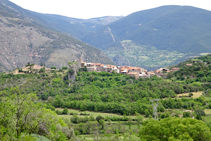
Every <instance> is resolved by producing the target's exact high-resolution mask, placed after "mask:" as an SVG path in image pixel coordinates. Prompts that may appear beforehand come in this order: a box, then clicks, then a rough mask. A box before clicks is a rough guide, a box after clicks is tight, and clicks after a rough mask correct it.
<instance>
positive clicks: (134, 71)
mask: <svg viewBox="0 0 211 141" xmlns="http://www.w3.org/2000/svg"><path fill="white" fill-rule="evenodd" d="M76 62H78V67H79V68H86V69H87V71H89V72H93V71H95V72H102V71H103V72H110V73H112V72H115V73H121V74H126V75H129V76H130V77H134V78H135V79H138V78H150V77H152V76H154V75H157V77H161V76H163V75H164V74H166V73H168V72H174V71H178V70H179V68H172V69H171V70H169V69H167V68H160V69H157V70H154V71H147V70H146V69H144V68H141V67H134V66H116V65H109V64H101V63H92V62H83V61H82V59H81V58H79V60H78V61H76ZM187 65H189V64H187ZM43 67H44V66H40V65H35V64H31V65H26V67H25V68H21V69H16V70H14V71H13V74H24V73H26V72H30V73H35V72H37V73H38V72H40V70H41V69H42V68H43ZM52 70H55V68H46V67H45V71H47V72H51V71H52Z"/></svg>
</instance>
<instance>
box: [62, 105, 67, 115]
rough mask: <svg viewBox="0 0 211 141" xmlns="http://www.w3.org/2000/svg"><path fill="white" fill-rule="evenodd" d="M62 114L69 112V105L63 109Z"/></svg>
mask: <svg viewBox="0 0 211 141" xmlns="http://www.w3.org/2000/svg"><path fill="white" fill-rule="evenodd" d="M62 114H65V115H67V114H68V109H67V107H65V108H64V110H63V111H62Z"/></svg>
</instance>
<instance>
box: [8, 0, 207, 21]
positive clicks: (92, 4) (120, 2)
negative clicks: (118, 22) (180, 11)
mask: <svg viewBox="0 0 211 141" xmlns="http://www.w3.org/2000/svg"><path fill="white" fill-rule="evenodd" d="M11 1H12V2H14V3H16V4H18V5H19V6H21V7H23V8H25V9H29V10H32V11H36V12H41V13H49V14H59V15H64V16H68V17H75V18H84V19H87V18H93V17H101V16H121V15H123V16H126V15H128V14H130V13H133V12H136V11H140V10H144V9H150V8H154V7H158V6H162V5H189V6H194V7H199V8H203V9H207V10H210V11H211V5H209V3H208V2H209V1H208V0H11Z"/></svg>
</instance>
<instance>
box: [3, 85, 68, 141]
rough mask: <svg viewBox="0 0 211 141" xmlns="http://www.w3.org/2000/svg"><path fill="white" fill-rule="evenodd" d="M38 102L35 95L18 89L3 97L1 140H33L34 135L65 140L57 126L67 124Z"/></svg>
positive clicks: (13, 89)
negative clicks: (56, 128)
mask: <svg viewBox="0 0 211 141" xmlns="http://www.w3.org/2000/svg"><path fill="white" fill-rule="evenodd" d="M36 101H38V99H37V97H36V95H35V94H33V93H30V94H25V93H22V92H21V91H20V90H19V88H18V87H16V88H11V91H10V95H9V96H7V97H1V102H0V140H16V138H18V139H19V140H33V137H32V136H31V134H32V133H34V134H39V135H45V136H46V137H48V138H49V139H56V140H57V139H58V138H61V139H62V140H65V138H62V137H63V135H64V134H63V133H62V132H61V131H57V130H55V125H56V124H58V123H60V124H61V125H62V126H65V125H66V124H65V123H64V122H63V121H62V120H61V119H58V117H57V116H56V113H55V112H52V111H51V110H48V109H45V108H44V105H42V104H40V103H36ZM49 133H51V134H49Z"/></svg>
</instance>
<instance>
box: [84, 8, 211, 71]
mask: <svg viewBox="0 0 211 141" xmlns="http://www.w3.org/2000/svg"><path fill="white" fill-rule="evenodd" d="M209 15H210V11H207V10H203V9H199V8H195V7H190V6H175V5H171V6H162V7H157V8H153V9H149V10H143V11H138V12H135V13H132V14H130V15H128V16H126V17H124V18H121V19H120V20H118V21H115V22H113V23H111V24H109V25H107V26H104V27H102V28H100V29H98V30H97V31H96V32H92V33H90V34H88V35H87V36H86V37H85V38H83V40H82V41H84V42H87V43H88V44H90V45H92V46H95V47H98V48H100V49H101V50H103V51H104V52H105V53H107V54H108V55H109V56H110V58H111V59H112V60H113V61H114V62H115V63H116V64H117V65H122V64H124V65H131V64H132V65H134V64H135V65H137V66H140V67H144V68H146V69H148V70H151V69H155V68H159V67H166V66H167V65H169V64H171V65H175V64H178V63H179V62H181V61H184V60H187V59H188V58H193V56H200V55H203V54H204V53H211V48H210V44H211V41H210V38H211V34H210V33H209V32H208V31H209V30H210V29H211V25H210V23H209V22H208V21H209ZM199 19H200V20H199ZM208 29H209V30H208ZM109 30H110V31H111V33H112V35H113V36H114V38H115V42H114V41H113V38H112V36H111V34H110V32H109ZM124 40H131V41H133V43H134V44H135V46H132V45H131V46H129V47H127V46H126V47H124V45H125V44H126V43H125V42H123V45H122V41H124ZM137 46H139V47H137ZM153 47H154V48H155V49H153ZM125 48H126V49H128V50H125ZM199 48H200V49H199ZM110 49H111V50H112V51H114V52H111V51H110ZM142 51H143V52H142ZM137 53H139V54H140V53H141V55H139V54H137ZM201 53H202V54H201ZM151 57H152V58H151ZM156 57H157V58H156ZM148 58H150V60H149V59H148ZM151 59H152V60H151ZM156 59H157V60H156ZM136 61H137V62H139V63H137V64H136ZM148 64H149V65H148ZM158 64H159V65H158Z"/></svg>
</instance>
